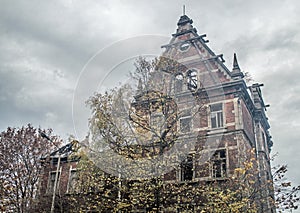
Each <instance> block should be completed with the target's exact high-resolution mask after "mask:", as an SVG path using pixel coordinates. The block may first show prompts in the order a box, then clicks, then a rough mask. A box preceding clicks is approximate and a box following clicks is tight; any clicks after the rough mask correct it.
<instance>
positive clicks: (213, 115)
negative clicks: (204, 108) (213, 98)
mask: <svg viewBox="0 0 300 213" xmlns="http://www.w3.org/2000/svg"><path fill="white" fill-rule="evenodd" d="M218 105H219V106H221V109H218V110H212V108H213V107H218ZM209 110H210V113H209V120H210V127H211V128H212V129H218V128H223V127H225V123H224V107H223V103H215V104H210V106H209ZM213 119H215V121H213Z"/></svg>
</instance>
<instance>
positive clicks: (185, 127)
mask: <svg viewBox="0 0 300 213" xmlns="http://www.w3.org/2000/svg"><path fill="white" fill-rule="evenodd" d="M180 131H181V132H183V133H185V132H190V131H191V118H190V117H188V118H182V119H180Z"/></svg>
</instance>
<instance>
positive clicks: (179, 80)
mask: <svg viewBox="0 0 300 213" xmlns="http://www.w3.org/2000/svg"><path fill="white" fill-rule="evenodd" d="M182 87H183V75H182V74H181V73H178V74H176V75H175V84H174V89H175V92H176V93H178V92H182Z"/></svg>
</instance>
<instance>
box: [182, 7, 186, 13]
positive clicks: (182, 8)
mask: <svg viewBox="0 0 300 213" xmlns="http://www.w3.org/2000/svg"><path fill="white" fill-rule="evenodd" d="M182 9H183V15H185V5H183V8H182Z"/></svg>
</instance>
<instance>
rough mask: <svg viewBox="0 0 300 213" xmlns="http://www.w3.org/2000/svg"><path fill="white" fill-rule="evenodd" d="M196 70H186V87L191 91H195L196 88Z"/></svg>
mask: <svg viewBox="0 0 300 213" xmlns="http://www.w3.org/2000/svg"><path fill="white" fill-rule="evenodd" d="M197 81H198V79H197V71H196V70H189V71H188V72H187V87H188V89H189V90H191V91H195V90H196V89H197Z"/></svg>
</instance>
